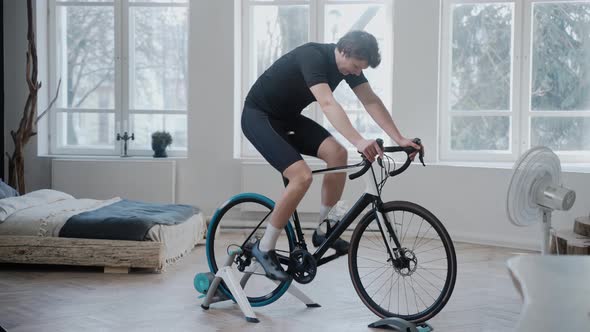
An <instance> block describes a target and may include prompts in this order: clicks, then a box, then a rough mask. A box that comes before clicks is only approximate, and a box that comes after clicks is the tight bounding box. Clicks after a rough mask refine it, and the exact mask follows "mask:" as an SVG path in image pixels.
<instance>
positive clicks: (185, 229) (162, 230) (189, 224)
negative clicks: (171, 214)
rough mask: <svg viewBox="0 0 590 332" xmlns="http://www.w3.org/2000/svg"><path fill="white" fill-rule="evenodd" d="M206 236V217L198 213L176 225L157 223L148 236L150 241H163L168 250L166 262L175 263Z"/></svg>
mask: <svg viewBox="0 0 590 332" xmlns="http://www.w3.org/2000/svg"><path fill="white" fill-rule="evenodd" d="M204 237H205V218H204V217H203V214H202V213H197V214H195V215H193V216H192V217H190V218H189V219H188V220H187V221H185V222H183V223H180V224H176V225H155V226H154V227H152V228H150V230H149V231H148V234H147V236H146V238H147V239H146V240H148V241H156V242H162V243H163V244H164V250H165V251H166V253H165V255H164V256H165V257H166V264H169V263H173V262H175V261H176V260H178V259H180V258H181V257H182V256H184V255H186V254H188V253H190V252H191V250H192V249H193V248H194V247H195V245H197V244H199V243H202V242H203V241H204Z"/></svg>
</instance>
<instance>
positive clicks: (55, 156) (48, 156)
mask: <svg viewBox="0 0 590 332" xmlns="http://www.w3.org/2000/svg"><path fill="white" fill-rule="evenodd" d="M37 157H39V158H54V159H75V160H90V159H100V160H170V159H173V160H185V159H188V157H186V156H168V157H166V158H154V157H152V156H129V157H121V156H101V155H97V156H91V155H88V156H85V155H72V154H61V155H60V154H51V155H49V154H47V155H38V156H37Z"/></svg>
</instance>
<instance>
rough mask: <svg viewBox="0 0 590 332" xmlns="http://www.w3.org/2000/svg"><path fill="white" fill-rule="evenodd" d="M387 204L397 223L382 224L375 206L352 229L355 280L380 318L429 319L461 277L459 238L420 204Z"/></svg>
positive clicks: (388, 213) (389, 216) (351, 265)
mask: <svg viewBox="0 0 590 332" xmlns="http://www.w3.org/2000/svg"><path fill="white" fill-rule="evenodd" d="M383 208H384V210H383V214H384V215H385V217H386V220H385V222H387V223H389V224H390V225H391V227H384V228H382V227H380V226H379V223H378V221H377V216H376V213H375V211H371V212H369V213H367V214H366V215H365V216H364V217H363V219H362V220H361V221H360V222H359V224H358V225H357V227H356V228H355V230H354V232H353V234H352V239H351V243H350V246H351V247H350V252H349V256H348V266H349V271H350V277H351V279H352V283H353V285H354V288H355V290H356V292H357V294H358V295H359V296H360V298H361V300H362V301H363V303H364V304H365V305H366V306H367V307H368V308H369V309H370V310H371V311H372V312H374V313H375V314H376V315H378V316H379V317H399V318H402V319H405V320H407V321H411V322H414V323H421V322H424V321H426V320H428V319H430V318H432V317H434V316H435V315H436V314H437V313H438V312H439V311H440V310H442V308H443V307H444V306H445V304H446V303H447V301H448V300H449V298H450V297H451V293H452V292H453V288H454V286H455V279H456V276H457V258H456V256H455V249H454V247H453V243H452V241H451V238H450V237H449V235H448V233H447V231H446V230H445V228H444V226H443V224H442V223H441V222H440V221H439V220H438V219H437V218H436V217H435V216H434V215H433V214H432V213H430V212H429V211H428V210H426V209H425V208H423V207H421V206H420V205H417V204H414V203H411V202H404V201H394V202H388V203H384V204H383ZM390 230H393V231H394V233H395V236H396V237H397V239H398V240H399V242H400V244H401V248H399V249H398V248H397V246H396V245H395V243H394V241H393V236H394V234H390V233H391V232H390ZM386 242H388V243H389V244H390V247H391V248H392V250H393V255H390V253H389V251H388V249H387V247H386V244H385V243H386Z"/></svg>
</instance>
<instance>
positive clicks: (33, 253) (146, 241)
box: [0, 189, 205, 273]
mask: <svg viewBox="0 0 590 332" xmlns="http://www.w3.org/2000/svg"><path fill="white" fill-rule="evenodd" d="M204 235H205V220H204V217H203V214H202V213H201V211H199V210H198V208H196V207H193V206H190V205H181V204H153V203H143V202H137V201H130V200H125V199H121V198H119V197H114V198H111V199H108V200H96V199H76V198H74V197H73V196H71V195H69V194H67V193H64V192H60V191H56V190H51V189H42V190H37V191H33V192H31V193H28V194H26V195H23V196H16V197H6V198H3V199H0V263H25V264H60V265H83V266H100V267H103V268H104V271H105V272H123V273H125V272H128V271H129V269H130V268H142V269H150V270H152V271H162V270H164V269H165V267H166V265H168V264H171V263H173V262H175V261H176V260H178V259H179V258H181V257H183V256H184V255H186V254H187V253H189V252H190V251H191V250H192V249H193V248H194V247H195V245H197V244H198V243H201V242H203V241H204Z"/></svg>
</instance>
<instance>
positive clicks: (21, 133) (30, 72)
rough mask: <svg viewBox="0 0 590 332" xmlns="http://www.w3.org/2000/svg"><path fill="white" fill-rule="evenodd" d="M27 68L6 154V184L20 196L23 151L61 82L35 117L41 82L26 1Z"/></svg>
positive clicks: (22, 176)
mask: <svg viewBox="0 0 590 332" xmlns="http://www.w3.org/2000/svg"><path fill="white" fill-rule="evenodd" d="M27 23H28V30H27V40H28V42H29V43H28V49H27V66H26V80H27V86H28V88H29V96H28V97H27V101H26V103H25V108H24V112H23V117H22V118H21V120H20V123H19V126H18V129H17V130H16V131H14V130H11V131H10V136H11V137H12V141H13V142H14V152H13V153H12V156H11V155H9V154H8V153H6V155H7V157H8V184H9V185H10V186H11V187H13V188H16V189H17V190H18V192H19V193H20V194H21V195H22V194H24V193H25V192H26V191H25V177H24V175H25V174H24V170H25V168H24V166H25V160H24V149H25V146H26V145H27V143H28V142H29V140H30V139H31V137H33V136H35V135H37V122H38V121H39V119H41V118H42V117H43V116H44V115H45V113H47V111H48V110H49V109H51V107H53V104H54V103H55V101H56V100H57V96H58V94H59V88H60V86H61V80H60V81H59V83H58V85H57V91H56V94H55V97H54V98H53V100H52V101H51V103H50V104H49V106H48V107H47V109H46V110H44V111H43V112H42V113H41V115H39V116H37V93H38V91H39V89H41V82H38V81H37V73H38V67H37V47H36V45H35V30H34V24H33V5H32V0H27Z"/></svg>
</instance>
